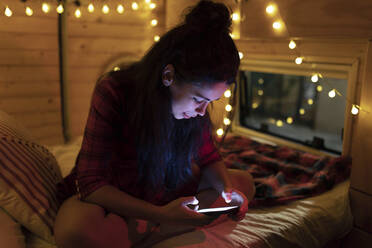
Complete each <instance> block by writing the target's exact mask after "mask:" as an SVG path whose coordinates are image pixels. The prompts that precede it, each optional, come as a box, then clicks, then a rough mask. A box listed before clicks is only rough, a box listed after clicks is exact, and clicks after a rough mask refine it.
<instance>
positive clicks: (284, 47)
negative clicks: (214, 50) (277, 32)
mask: <svg viewBox="0 0 372 248" xmlns="http://www.w3.org/2000/svg"><path fill="white" fill-rule="evenodd" d="M235 43H236V44H237V47H239V50H240V51H242V52H243V53H245V54H250V53H254V54H271V55H290V56H307V55H310V56H322V57H328V56H331V57H356V56H363V54H364V53H365V51H366V49H367V41H366V40H356V41H353V40H345V39H341V40H333V41H332V40H329V39H319V40H314V39H309V40H306V39H305V40H301V41H297V43H298V47H297V49H295V50H291V49H289V47H288V43H289V40H283V39H280V40H262V39H255V40H236V41H235ZM305 61H306V58H305Z"/></svg>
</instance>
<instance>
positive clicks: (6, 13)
mask: <svg viewBox="0 0 372 248" xmlns="http://www.w3.org/2000/svg"><path fill="white" fill-rule="evenodd" d="M4 14H5V15H6V16H7V17H11V16H12V15H13V12H12V11H11V10H10V9H9V7H8V6H6V8H5V12H4Z"/></svg>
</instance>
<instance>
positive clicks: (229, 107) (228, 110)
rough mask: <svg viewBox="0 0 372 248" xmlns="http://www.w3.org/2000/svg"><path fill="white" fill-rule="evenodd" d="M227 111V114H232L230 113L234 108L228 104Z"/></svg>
mask: <svg viewBox="0 0 372 248" xmlns="http://www.w3.org/2000/svg"><path fill="white" fill-rule="evenodd" d="M225 110H226V111H227V112H230V111H231V110H232V106H231V105H230V104H227V105H226V106H225Z"/></svg>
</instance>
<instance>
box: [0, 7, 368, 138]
mask: <svg viewBox="0 0 372 248" xmlns="http://www.w3.org/2000/svg"><path fill="white" fill-rule="evenodd" d="M21 2H23V3H24V14H25V15H26V16H29V17H31V16H33V15H34V12H35V11H36V8H35V9H33V8H32V7H31V5H30V3H31V2H33V5H32V6H34V7H35V4H34V2H35V1H32V0H21ZM38 2H40V7H38V8H37V11H40V10H41V11H42V12H43V13H45V14H48V13H50V12H53V11H55V12H57V13H58V14H62V13H64V12H65V11H66V9H67V8H68V10H69V11H72V12H73V15H74V16H75V18H77V19H79V18H83V17H84V15H89V14H93V13H95V12H98V11H101V12H102V13H103V14H109V13H114V12H115V13H116V14H118V15H122V14H125V12H126V11H127V9H128V8H129V9H130V10H131V11H139V10H150V11H151V10H153V9H155V8H156V7H157V4H156V2H154V0H142V1H140V0H137V1H132V2H130V1H125V3H126V7H125V6H124V4H123V3H122V2H121V1H118V3H117V4H116V5H115V4H113V1H104V0H101V1H88V0H87V1H84V2H83V1H79V0H76V1H66V0H64V1H63V0H57V1H51V0H49V1H38ZM2 5H3V4H2ZM1 7H3V6H1ZM234 7H235V10H234V12H233V13H232V15H231V18H232V21H233V25H232V32H231V33H230V35H231V37H232V38H233V39H239V38H240V23H241V21H242V18H241V15H240V1H237V5H236V6H234ZM65 8H66V9H65ZM3 10H4V11H3V13H4V15H5V16H6V17H12V16H13V14H14V13H13V10H12V6H10V5H5V6H4V8H3ZM265 11H266V14H267V15H268V16H269V17H271V18H272V20H273V22H272V28H273V31H274V32H283V30H286V27H285V23H284V22H283V20H282V18H281V16H280V13H279V9H278V6H277V5H276V4H275V3H269V4H267V6H266V9H265ZM149 25H150V26H152V27H155V26H157V25H158V20H157V19H152V20H150V23H149ZM288 36H289V35H288ZM153 39H154V41H155V42H157V41H159V40H160V36H159V35H155V36H154V37H153ZM288 47H289V49H291V50H295V51H296V52H297V54H299V55H298V56H297V57H296V58H295V60H294V63H295V64H297V65H300V64H302V63H306V56H304V55H300V54H301V53H300V51H299V49H298V45H297V44H296V41H295V39H290V40H289V43H288ZM239 57H240V59H243V57H244V54H243V53H242V52H239ZM314 67H315V66H314ZM114 70H120V68H119V67H115V68H114ZM322 79H323V76H322V74H321V73H320V72H313V73H312V76H311V81H312V82H313V83H317V84H318V85H317V86H316V90H317V91H318V92H322V91H323V86H322V85H321V84H320V81H322V83H324V84H328V85H327V86H328V88H330V90H329V91H328V96H329V97H330V98H335V97H336V96H338V97H343V98H345V99H346V101H348V102H349V103H350V105H351V110H350V111H351V114H352V115H358V113H359V112H360V111H366V110H364V109H363V108H361V106H359V105H358V104H355V103H352V102H351V101H350V100H349V99H348V98H346V97H345V96H344V95H343V94H341V93H340V92H339V91H338V90H337V89H336V88H335V87H333V86H332V85H330V84H329V83H327V81H326V80H322ZM259 83H262V82H259ZM257 94H258V95H260V96H262V95H263V94H264V92H263V90H258V92H257ZM224 96H225V98H227V99H228V103H227V104H226V105H225V110H226V115H225V117H224V119H223V124H224V125H225V126H227V128H228V126H229V125H230V124H231V120H230V119H229V117H228V116H229V115H231V113H232V110H233V107H232V105H231V104H230V98H231V96H232V93H231V90H230V89H229V90H227V91H226V92H225V93H224ZM307 102H308V104H309V105H312V104H314V100H313V99H307ZM257 107H258V106H257V103H256V105H255V103H253V105H252V108H257ZM299 113H300V115H304V114H305V109H303V108H301V109H300V110H299ZM286 123H287V124H292V123H293V118H292V117H287V119H286ZM276 125H277V126H278V127H281V126H283V121H282V120H277V121H276ZM216 133H217V135H218V136H222V135H223V134H224V128H218V129H217V131H216Z"/></svg>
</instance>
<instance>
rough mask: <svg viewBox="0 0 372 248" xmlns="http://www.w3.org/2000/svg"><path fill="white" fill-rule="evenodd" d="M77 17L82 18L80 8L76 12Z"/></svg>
mask: <svg viewBox="0 0 372 248" xmlns="http://www.w3.org/2000/svg"><path fill="white" fill-rule="evenodd" d="M75 17H76V18H80V17H81V11H80V8H77V9H76V10H75Z"/></svg>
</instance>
